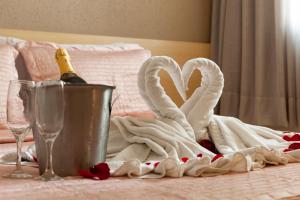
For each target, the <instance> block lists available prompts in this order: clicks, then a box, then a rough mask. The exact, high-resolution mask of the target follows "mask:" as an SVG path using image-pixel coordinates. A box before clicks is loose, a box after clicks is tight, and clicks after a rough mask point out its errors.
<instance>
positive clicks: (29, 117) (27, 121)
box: [4, 80, 35, 178]
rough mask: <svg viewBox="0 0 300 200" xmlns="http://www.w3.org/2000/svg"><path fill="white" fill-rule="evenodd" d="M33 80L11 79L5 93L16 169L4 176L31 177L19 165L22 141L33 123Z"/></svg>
mask: <svg viewBox="0 0 300 200" xmlns="http://www.w3.org/2000/svg"><path fill="white" fill-rule="evenodd" d="M34 85H35V84H34V82H33V81H25V80H12V81H10V82H9V88H8V94H7V125H8V127H9V129H10V130H11V132H12V133H13V135H14V137H15V138H16V143H17V162H16V169H15V170H14V171H13V172H11V173H10V174H8V175H5V176H4V177H6V178H31V177H32V175H31V174H28V173H25V172H24V171H23V170H22V167H21V152H22V143H23V141H24V138H25V136H26V135H27V134H28V133H29V132H30V129H31V128H32V125H33V123H34V109H33V107H34Z"/></svg>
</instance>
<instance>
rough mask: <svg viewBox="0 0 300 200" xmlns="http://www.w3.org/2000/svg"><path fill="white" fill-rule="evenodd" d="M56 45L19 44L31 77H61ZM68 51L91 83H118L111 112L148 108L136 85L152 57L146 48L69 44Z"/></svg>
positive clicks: (38, 79)
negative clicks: (142, 66)
mask: <svg viewBox="0 0 300 200" xmlns="http://www.w3.org/2000/svg"><path fill="white" fill-rule="evenodd" d="M55 49H56V46H55V44H50V43H44V44H42V43H39V44H34V45H27V46H24V47H22V48H19V51H20V52H21V54H22V56H23V58H24V60H25V63H26V66H27V69H28V71H29V74H30V75H31V78H32V80H34V81H40V80H46V79H59V77H60V75H59V68H58V66H57V64H56V62H55V59H54V54H55ZM68 50H69V54H70V57H71V62H72V64H73V67H74V69H75V71H76V73H77V74H78V75H79V76H81V77H82V78H84V79H85V80H86V81H87V82H88V83H94V84H106V85H115V86H116V87H117V89H116V90H115V91H114V93H113V100H114V99H116V98H117V99H116V101H115V103H114V105H113V109H112V114H122V113H130V112H136V111H139V112H142V111H149V110H150V109H149V108H148V106H147V105H146V103H145V102H144V100H143V99H142V97H141V96H140V94H139V91H138V88H137V74H138V70H139V67H140V66H141V65H142V63H143V62H144V61H145V60H146V59H148V58H149V57H150V52H149V51H148V50H145V49H134V50H106V49H88V50H82V49H79V48H70V49H68Z"/></svg>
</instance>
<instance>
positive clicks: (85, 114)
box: [33, 84, 115, 176]
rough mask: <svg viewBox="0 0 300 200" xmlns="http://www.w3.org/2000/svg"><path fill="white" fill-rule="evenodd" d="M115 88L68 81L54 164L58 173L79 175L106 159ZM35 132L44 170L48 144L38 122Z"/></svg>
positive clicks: (54, 148)
mask: <svg viewBox="0 0 300 200" xmlns="http://www.w3.org/2000/svg"><path fill="white" fill-rule="evenodd" d="M114 88H115V87H113V86H106V85H92V84H77V85H65V87H64V97H65V116H64V128H63V131H62V132H61V133H60V134H59V136H58V137H57V138H56V141H55V143H54V146H53V168H54V171H55V172H56V173H57V174H58V175H60V176H71V175H78V171H79V170H80V169H86V168H88V167H91V166H92V165H94V164H96V163H99V162H104V161H105V158H106V147H107V140H108V132H109V123H110V113H111V97H112V91H113V89H114ZM45 114H46V113H45ZM33 135H34V140H35V144H36V151H37V159H38V163H39V170H40V174H41V173H42V172H43V171H44V169H45V164H46V163H45V162H46V152H45V144H44V142H43V140H42V138H41V136H40V134H38V130H37V128H36V126H35V127H34V129H33Z"/></svg>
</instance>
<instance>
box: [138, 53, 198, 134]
mask: <svg viewBox="0 0 300 200" xmlns="http://www.w3.org/2000/svg"><path fill="white" fill-rule="evenodd" d="M160 70H165V71H166V72H167V73H168V74H169V75H170V77H171V78H172V80H173V81H174V85H175V87H176V89H177V90H178V92H179V94H180V96H181V97H182V98H183V99H184V100H185V99H186V93H185V88H184V80H183V77H182V73H181V69H180V67H179V65H178V64H177V63H176V62H175V61H174V60H173V59H172V58H170V57H167V56H154V57H151V58H149V59H148V60H147V61H146V62H144V64H143V65H142V66H141V68H140V71H139V74H138V87H139V90H140V94H141V96H142V97H143V98H144V99H145V101H146V103H147V104H148V105H149V107H150V108H151V109H152V111H153V112H155V113H156V114H157V115H158V116H160V117H163V118H168V119H172V120H175V121H176V122H177V123H179V124H181V125H182V126H183V127H184V128H185V130H186V131H187V132H188V133H189V135H191V136H192V137H193V138H194V133H193V130H192V128H191V126H190V124H189V123H188V122H187V120H186V117H185V115H184V114H183V112H182V111H181V110H180V109H179V108H178V107H177V105H176V104H175V103H174V102H173V100H172V99H171V98H170V97H169V96H168V95H167V94H166V92H165V90H164V88H163V87H162V86H161V84H160V77H159V74H158V73H159V71H160Z"/></svg>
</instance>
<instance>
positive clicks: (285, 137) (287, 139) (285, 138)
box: [282, 135, 290, 141]
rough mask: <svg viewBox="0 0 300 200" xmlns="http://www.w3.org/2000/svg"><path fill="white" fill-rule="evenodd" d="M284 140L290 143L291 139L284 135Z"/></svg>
mask: <svg viewBox="0 0 300 200" xmlns="http://www.w3.org/2000/svg"><path fill="white" fill-rule="evenodd" d="M282 139H284V140H285V141H290V137H289V136H288V135H284V136H283V137H282Z"/></svg>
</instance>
